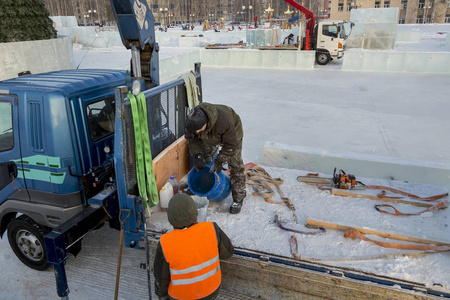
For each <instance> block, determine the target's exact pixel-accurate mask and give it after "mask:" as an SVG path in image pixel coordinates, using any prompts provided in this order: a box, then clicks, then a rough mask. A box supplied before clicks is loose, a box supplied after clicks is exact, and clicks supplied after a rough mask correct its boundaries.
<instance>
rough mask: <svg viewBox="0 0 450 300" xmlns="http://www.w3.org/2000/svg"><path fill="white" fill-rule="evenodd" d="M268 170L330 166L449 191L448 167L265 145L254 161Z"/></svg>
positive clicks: (315, 169) (322, 170)
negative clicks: (438, 187)
mask: <svg viewBox="0 0 450 300" xmlns="http://www.w3.org/2000/svg"><path fill="white" fill-rule="evenodd" d="M256 163H258V164H262V165H264V166H270V167H278V168H287V169H299V170H304V171H311V172H320V173H326V174H330V173H331V172H332V171H333V169H332V168H334V167H337V169H343V170H346V171H349V170H351V172H352V174H356V175H357V176H361V177H372V178H382V179H394V180H402V181H408V182H418V183H425V184H435V185H442V186H446V187H447V188H448V189H450V165H448V164H441V163H435V162H430V161H422V160H414V159H404V158H394V157H384V156H374V155H369V154H361V153H355V152H337V151H328V150H325V149H316V148H310V147H302V146H292V145H284V144H278V143H272V142H267V143H266V144H265V145H264V149H263V151H262V152H261V156H260V157H259V159H258V160H257V161H256Z"/></svg>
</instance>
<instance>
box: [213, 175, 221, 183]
mask: <svg viewBox="0 0 450 300" xmlns="http://www.w3.org/2000/svg"><path fill="white" fill-rule="evenodd" d="M213 173H214V175H216V177H217V186H219V185H220V177H219V174H217V173H216V172H213Z"/></svg>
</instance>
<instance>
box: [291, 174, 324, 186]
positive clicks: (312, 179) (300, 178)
mask: <svg viewBox="0 0 450 300" xmlns="http://www.w3.org/2000/svg"><path fill="white" fill-rule="evenodd" d="M297 180H298V181H300V182H304V183H313V184H330V185H332V184H333V179H331V178H325V177H316V176H298V177H297Z"/></svg>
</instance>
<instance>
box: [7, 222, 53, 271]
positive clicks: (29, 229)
mask: <svg viewBox="0 0 450 300" xmlns="http://www.w3.org/2000/svg"><path fill="white" fill-rule="evenodd" d="M8 240H9V244H10V245H11V248H12V249H13V251H14V253H15V254H16V256H17V257H18V258H19V259H20V260H21V261H22V262H23V263H24V264H25V265H27V266H28V267H30V268H32V269H35V270H38V271H44V270H47V269H48V268H49V264H48V262H47V254H46V251H45V244H44V236H43V231H42V229H41V228H40V227H39V225H37V224H36V223H35V222H34V221H33V220H31V219H30V218H28V217H26V216H23V215H22V216H20V217H19V218H17V219H15V220H13V221H12V222H11V223H9V224H8Z"/></svg>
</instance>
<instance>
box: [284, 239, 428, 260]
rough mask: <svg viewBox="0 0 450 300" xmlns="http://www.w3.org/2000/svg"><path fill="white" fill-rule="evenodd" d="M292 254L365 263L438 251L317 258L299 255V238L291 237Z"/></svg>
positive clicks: (297, 256) (302, 257) (296, 257)
mask: <svg viewBox="0 0 450 300" xmlns="http://www.w3.org/2000/svg"><path fill="white" fill-rule="evenodd" d="M289 243H290V249H291V254H292V256H293V257H294V258H295V259H296V260H303V261H304V260H307V261H363V260H376V259H395V258H397V257H410V258H417V257H421V256H424V255H425V254H431V253H436V251H431V250H426V251H419V252H397V253H382V254H374V255H363V256H332V257H326V256H325V257H323V256H322V257H317V256H306V255H301V254H298V243H297V238H296V237H295V236H294V235H291V237H290V239H289Z"/></svg>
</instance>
